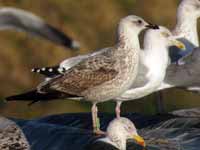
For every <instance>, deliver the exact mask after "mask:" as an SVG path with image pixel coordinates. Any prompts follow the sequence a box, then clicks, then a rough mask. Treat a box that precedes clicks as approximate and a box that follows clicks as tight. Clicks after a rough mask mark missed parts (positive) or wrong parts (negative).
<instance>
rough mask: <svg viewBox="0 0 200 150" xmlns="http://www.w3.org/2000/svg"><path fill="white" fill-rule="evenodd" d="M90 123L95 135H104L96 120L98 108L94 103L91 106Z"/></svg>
mask: <svg viewBox="0 0 200 150" xmlns="http://www.w3.org/2000/svg"><path fill="white" fill-rule="evenodd" d="M92 122H93V132H94V133H95V134H97V135H102V134H103V135H105V132H103V131H101V130H100V124H99V120H98V108H97V106H96V103H93V105H92Z"/></svg>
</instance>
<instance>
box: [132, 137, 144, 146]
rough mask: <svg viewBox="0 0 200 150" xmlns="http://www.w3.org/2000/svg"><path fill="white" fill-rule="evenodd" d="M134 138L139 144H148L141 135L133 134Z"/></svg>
mask: <svg viewBox="0 0 200 150" xmlns="http://www.w3.org/2000/svg"><path fill="white" fill-rule="evenodd" d="M133 139H134V140H135V141H136V142H137V143H138V144H139V145H141V146H142V147H145V146H146V144H145V141H144V139H143V138H142V137H141V136H139V135H134V136H133Z"/></svg>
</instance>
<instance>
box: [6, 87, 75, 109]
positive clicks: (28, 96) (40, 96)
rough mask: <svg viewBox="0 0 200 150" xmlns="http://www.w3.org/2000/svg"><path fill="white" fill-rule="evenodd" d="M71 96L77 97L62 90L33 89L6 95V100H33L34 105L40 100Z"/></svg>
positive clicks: (68, 97)
mask: <svg viewBox="0 0 200 150" xmlns="http://www.w3.org/2000/svg"><path fill="white" fill-rule="evenodd" d="M70 98H77V99H78V97H77V96H73V95H69V94H65V93H62V92H57V91H54V92H49V93H38V91H37V90H32V91H29V92H26V93H22V94H18V95H13V96H9V97H6V98H5V99H6V101H31V103H30V104H29V105H32V104H34V103H36V102H39V101H51V100H58V99H70Z"/></svg>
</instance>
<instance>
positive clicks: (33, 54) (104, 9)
mask: <svg viewBox="0 0 200 150" xmlns="http://www.w3.org/2000/svg"><path fill="white" fill-rule="evenodd" d="M178 3H179V1H178V0H167V1H163V0H101V1H99V0H84V1H83V0H45V1H44V0H43V1H42V0H34V1H32V0H9V1H8V0H0V6H1V7H3V6H12V7H16V8H21V9H24V10H27V11H30V12H33V13H34V14H36V15H38V16H40V17H42V18H43V19H44V20H45V21H47V22H48V23H49V24H51V25H53V26H55V27H57V28H58V29H60V30H62V31H63V32H65V33H67V34H68V35H70V36H71V37H73V38H74V39H76V40H78V41H80V43H81V46H82V48H81V50H80V51H68V50H66V49H65V48H63V47H60V46H56V45H54V44H52V43H50V42H48V41H45V40H42V39H38V38H34V37H30V36H28V35H27V34H26V33H19V32H14V31H0V34H1V36H0V43H1V44H0V49H1V50H0V68H1V69H0V97H1V103H0V113H1V115H4V116H8V117H18V118H35V117H39V116H46V115H50V114H58V113H69V112H73V113H74V112H89V111H90V106H91V104H90V103H80V102H74V101H69V100H59V101H51V102H40V103H37V104H35V105H33V106H31V107H29V106H27V103H26V102H9V103H4V100H3V97H5V96H9V95H13V94H18V93H22V92H25V91H28V90H30V89H32V88H34V87H36V86H37V85H38V84H39V83H40V82H41V81H42V80H43V77H41V76H39V75H36V74H33V73H31V72H30V70H31V68H33V67H44V66H51V65H55V64H58V63H59V62H60V61H62V60H63V59H65V58H68V57H72V56H76V55H78V54H86V53H88V52H92V51H93V50H95V49H100V48H103V47H108V46H111V45H113V44H114V41H115V29H116V26H117V23H118V21H119V19H120V18H121V17H124V16H127V15H130V14H135V15H139V16H142V17H143V18H145V19H146V20H148V21H150V22H153V23H156V24H161V25H164V26H167V27H169V28H170V29H173V27H174V25H175V21H176V16H175V14H176V9H177V5H178ZM163 94H164V108H165V111H171V110H176V109H180V108H191V107H198V106H200V100H199V98H200V96H198V95H195V94H192V93H189V92H185V91H183V90H179V89H170V90H167V91H164V92H163ZM99 108H100V111H102V112H109V113H113V112H114V103H112V102H108V103H103V104H100V106H99ZM122 110H123V112H141V113H148V114H154V113H157V112H158V109H157V105H156V95H155V94H152V95H151V96H148V97H146V98H144V99H142V100H137V101H134V102H126V103H124V104H123V106H122Z"/></svg>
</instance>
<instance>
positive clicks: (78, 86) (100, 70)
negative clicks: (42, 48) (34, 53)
mask: <svg viewBox="0 0 200 150" xmlns="http://www.w3.org/2000/svg"><path fill="white" fill-rule="evenodd" d="M145 28H156V29H157V26H155V25H151V24H149V23H147V22H145V21H144V20H143V19H142V18H140V17H137V16H133V15H132V16H128V17H125V18H123V19H121V21H120V23H119V25H118V40H117V44H116V45H115V46H114V47H110V48H107V49H103V50H102V51H101V52H98V53H96V54H94V55H92V56H91V57H89V58H86V59H83V60H81V61H80V62H79V63H78V64H76V65H74V66H73V67H71V68H70V69H69V70H67V71H66V72H64V73H63V74H59V75H58V76H56V77H54V78H52V79H50V80H47V81H45V82H43V83H42V84H40V85H39V86H38V90H37V91H36V93H40V95H42V94H43V95H45V94H49V93H52V92H60V93H62V95H64V96H63V97H65V98H67V97H81V98H83V99H85V100H86V101H90V102H92V103H93V106H92V120H93V128H94V132H95V133H99V132H100V128H99V123H98V117H97V112H98V110H97V107H96V104H97V103H99V102H105V101H108V100H111V99H114V98H115V97H117V96H119V95H121V94H122V93H123V92H125V91H126V90H127V89H128V88H130V86H131V85H132V83H133V81H134V80H135V77H136V75H137V70H138V62H139V51H140V45H139V39H138V35H139V33H140V32H141V31H142V30H144V29H145ZM51 71H52V70H51ZM13 98H14V97H10V98H7V100H11V99H13ZM15 98H16V97H15ZM15 98H14V99H15Z"/></svg>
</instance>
